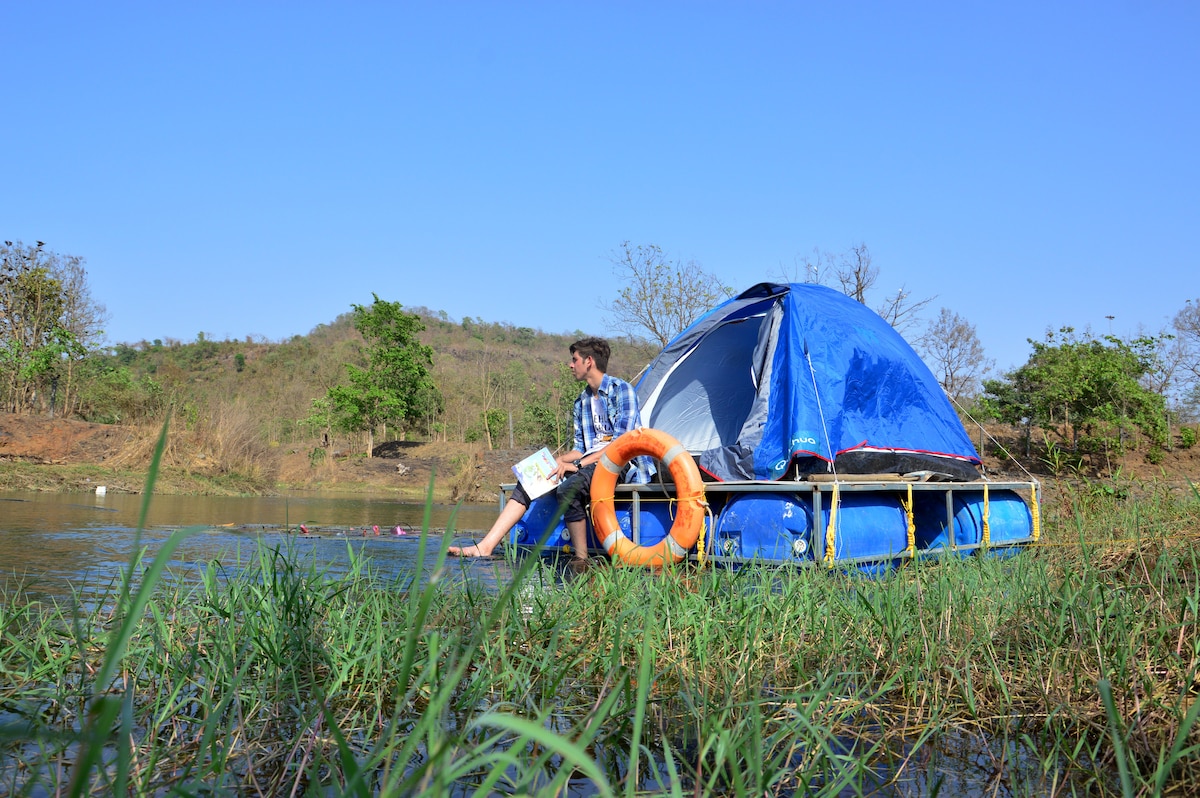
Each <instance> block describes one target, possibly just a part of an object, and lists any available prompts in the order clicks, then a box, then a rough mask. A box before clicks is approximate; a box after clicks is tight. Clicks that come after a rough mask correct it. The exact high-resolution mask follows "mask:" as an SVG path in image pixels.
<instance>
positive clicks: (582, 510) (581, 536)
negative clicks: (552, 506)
mask: <svg viewBox="0 0 1200 798" xmlns="http://www.w3.org/2000/svg"><path fill="white" fill-rule="evenodd" d="M595 471H596V465H595V464H594V463H593V464H592V465H589V466H584V467H583V468H581V469H579V470H578V471H576V472H575V473H574V474H572V475H571V476H570V477H569V478H568V479H567V480H566V481H565V482H564V483H563V484H562V485H560V486H559V487H558V497H559V500H560V501H562V500H564V499H565V500H566V501H567V507H566V511H565V512H564V513H563V520H564V521H565V522H566V524H567V532H568V533H569V534H570V535H571V553H572V554H573V555H575V559H577V560H586V559H587V558H588V545H587V503H588V500H589V499H590V498H591V496H590V492H591V487H592V474H594V473H595Z"/></svg>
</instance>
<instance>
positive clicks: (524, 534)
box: [508, 491, 571, 547]
mask: <svg viewBox="0 0 1200 798" xmlns="http://www.w3.org/2000/svg"><path fill="white" fill-rule="evenodd" d="M556 515H558V501H557V499H556V497H555V495H554V491H551V492H549V493H547V494H545V495H543V496H539V497H538V498H536V499H534V500H533V503H532V504H530V505H529V509H527V510H526V511H525V515H523V516H521V520H520V521H517V523H516V524H514V525H513V528H512V530H511V531H510V532H509V533H508V540H509V542H510V543H513V544H515V545H517V546H533V545H536V544H537V542H538V541H539V540H541V538H542V534H543V533H545V531H546V527H548V526H550V524H551V523H553V524H554V530H553V531H552V532H551V533H550V537H548V538H547V539H546V545H547V546H551V547H553V546H565V545H567V544H569V543H570V542H571V536H570V534H569V533H568V532H567V525H566V523H564V522H563V520H562V518H561V517H559V518H558V519H557V520H556V519H555V516H556Z"/></svg>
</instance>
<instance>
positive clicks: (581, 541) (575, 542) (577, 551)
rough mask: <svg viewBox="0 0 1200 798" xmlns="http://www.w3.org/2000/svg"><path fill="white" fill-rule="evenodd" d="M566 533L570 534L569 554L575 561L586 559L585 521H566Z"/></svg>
mask: <svg viewBox="0 0 1200 798" xmlns="http://www.w3.org/2000/svg"><path fill="white" fill-rule="evenodd" d="M567 531H568V532H570V533H571V553H572V554H573V555H574V556H575V559H576V560H586V559H587V558H588V545H587V520H586V519H581V520H579V521H568V522H567Z"/></svg>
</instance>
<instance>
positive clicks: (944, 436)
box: [637, 283, 980, 481]
mask: <svg viewBox="0 0 1200 798" xmlns="http://www.w3.org/2000/svg"><path fill="white" fill-rule="evenodd" d="M637 393H638V400H639V401H640V403H641V406H642V417H641V422H642V424H643V425H644V426H647V427H653V428H655V429H659V430H662V431H663V432H666V433H668V434H670V435H672V436H674V437H675V438H677V439H678V440H679V441H680V443H682V444H683V446H684V447H685V448H686V449H687V450H688V451H689V452H691V453H692V455H693V456H694V457H696V459H697V463H698V465H699V466H700V468H701V469H702V470H704V471H705V472H706V473H707V474H709V475H710V476H712V477H714V478H716V479H719V480H722V481H728V480H746V479H757V480H774V479H779V478H781V477H785V476H792V475H796V474H810V473H825V472H832V471H834V470H836V471H837V472H838V473H841V474H891V473H895V474H908V473H913V472H930V475H931V476H932V478H935V479H951V480H969V479H977V478H978V477H979V472H978V471H977V469H976V466H978V465H979V463H980V461H979V456H978V455H977V454H976V452H975V447H974V446H973V445H972V443H971V440H970V438H969V437H968V435H967V432H966V430H965V429H964V428H963V425H962V422H961V421H959V419H958V416H957V414H956V413H955V412H954V408H953V407H952V406H951V404H950V402H949V400H948V399H947V398H946V395H945V393H944V392H943V391H942V388H941V386H940V385H939V384H938V382H937V379H936V378H935V377H934V376H933V374H932V373H931V372H930V371H929V368H928V367H927V366H926V365H925V364H924V363H923V362H922V361H921V358H920V357H919V356H918V355H917V353H916V352H914V351H913V349H912V347H910V346H909V345H908V343H907V342H906V341H905V340H904V339H903V338H902V337H901V336H900V334H899V333H897V332H896V331H895V330H894V329H892V327H891V325H889V324H888V323H887V322H886V321H884V320H883V319H882V318H881V317H880V316H879V315H878V314H877V313H875V312H874V311H873V310H871V309H870V308H868V307H866V306H865V305H863V304H861V303H859V302H856V301H855V300H853V299H851V298H850V297H847V296H845V295H843V294H841V293H838V292H837V291H834V290H832V289H830V288H825V287H824V286H820V285H812V284H791V285H783V284H774V283H760V284H759V285H756V286H754V287H753V288H750V289H749V290H747V291H745V292H744V293H742V294H740V295H739V296H737V297H735V298H733V299H731V300H729V301H728V302H725V303H724V304H722V305H720V306H718V307H716V308H714V309H713V310H712V311H710V312H709V313H708V314H706V315H705V316H704V317H703V318H701V319H700V320H699V321H697V322H696V323H694V324H693V325H692V326H691V327H689V328H688V329H686V330H684V331H683V332H682V333H680V334H679V336H678V337H676V338H675V340H673V341H671V343H669V344H667V346H666V348H665V349H663V351H662V352H661V353H660V354H659V355H658V357H656V358H655V359H654V361H653V362H652V363H651V364H650V365H649V366H648V367H647V369H646V372H645V374H644V375H643V376H642V378H641V379H640V380H639V381H638V385H637ZM835 455H836V456H835ZM792 465H794V466H795V469H796V470H795V471H790V470H789V466H792Z"/></svg>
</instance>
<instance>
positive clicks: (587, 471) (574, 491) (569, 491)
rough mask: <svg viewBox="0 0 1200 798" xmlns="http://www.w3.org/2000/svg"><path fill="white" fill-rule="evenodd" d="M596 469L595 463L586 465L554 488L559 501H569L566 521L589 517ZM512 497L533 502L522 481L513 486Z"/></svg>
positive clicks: (564, 518) (521, 502)
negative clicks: (588, 505) (593, 475)
mask: <svg viewBox="0 0 1200 798" xmlns="http://www.w3.org/2000/svg"><path fill="white" fill-rule="evenodd" d="M595 471H596V464H595V463H592V464H591V465H587V466H584V467H583V468H581V469H579V470H578V471H576V472H575V473H574V474H572V475H571V476H569V477H567V478H566V479H565V480H563V483H562V484H561V485H559V486H558V487H557V488H555V489H554V495H555V496H556V497H557V498H558V503H559V504H562V503H563V502H564V501H565V502H566V503H567V508H566V510H565V511H564V512H563V520H564V521H567V522H571V521H582V520H583V519H585V518H587V504H588V501H589V500H590V499H591V490H592V474H593V473H594V472H595ZM511 498H512V499H513V500H514V501H516V502H519V503H520V504H523V505H525V506H526V507H528V506H529V505H530V504H532V503H533V500H532V499H530V498H529V494H528V493H526V492H525V489H524V488H523V487H521V483H520V482H518V483H517V486H516V487H515V488H513V492H512V496H511Z"/></svg>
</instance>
